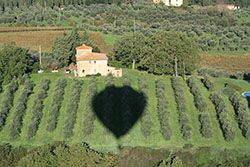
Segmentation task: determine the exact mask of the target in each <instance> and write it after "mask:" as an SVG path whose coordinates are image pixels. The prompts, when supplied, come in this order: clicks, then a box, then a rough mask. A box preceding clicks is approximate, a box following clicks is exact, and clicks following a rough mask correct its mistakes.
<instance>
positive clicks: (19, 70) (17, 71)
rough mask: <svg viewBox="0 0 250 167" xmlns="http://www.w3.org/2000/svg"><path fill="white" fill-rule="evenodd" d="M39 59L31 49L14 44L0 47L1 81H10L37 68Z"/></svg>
mask: <svg viewBox="0 0 250 167" xmlns="http://www.w3.org/2000/svg"><path fill="white" fill-rule="evenodd" d="M37 67H38V66H37V60H36V58H35V57H34V56H33V55H31V54H30V53H29V50H27V49H23V48H19V47H17V46H15V45H13V44H7V45H4V46H3V47H2V48H1V49H0V76H1V78H0V83H2V82H4V83H9V82H10V81H11V80H12V79H13V78H18V77H22V76H23V75H25V74H30V73H31V72H32V71H35V70H37V69H38V68H37Z"/></svg>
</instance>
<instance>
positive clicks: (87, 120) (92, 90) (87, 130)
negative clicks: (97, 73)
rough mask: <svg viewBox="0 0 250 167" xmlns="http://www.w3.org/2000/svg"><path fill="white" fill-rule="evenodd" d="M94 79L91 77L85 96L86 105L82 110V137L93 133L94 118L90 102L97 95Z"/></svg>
mask: <svg viewBox="0 0 250 167" xmlns="http://www.w3.org/2000/svg"><path fill="white" fill-rule="evenodd" d="M96 82H97V81H96V78H95V77H93V78H92V79H91V81H90V85H89V90H88V94H87V96H86V103H85V108H84V112H85V113H84V119H83V120H84V122H83V135H84V136H88V135H90V134H92V133H93V130H94V121H95V119H96V116H95V114H94V111H93V106H92V101H93V98H94V96H95V95H96V93H97V83H96Z"/></svg>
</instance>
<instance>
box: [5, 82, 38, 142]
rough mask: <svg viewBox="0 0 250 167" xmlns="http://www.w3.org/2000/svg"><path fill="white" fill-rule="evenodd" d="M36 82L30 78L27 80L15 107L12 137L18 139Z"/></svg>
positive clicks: (11, 130)
mask: <svg viewBox="0 0 250 167" xmlns="http://www.w3.org/2000/svg"><path fill="white" fill-rule="evenodd" d="M33 87H34V84H33V83H32V81H30V79H27V80H25V83H24V88H23V92H22V94H21V96H20V98H19V99H18V106H17V107H16V109H15V114H14V118H13V121H12V123H11V125H10V133H9V137H10V138H11V139H16V138H17V137H19V135H20V133H21V128H22V125H23V116H24V114H25V111H26V109H27V102H28V98H29V96H30V95H31V94H32V91H33Z"/></svg>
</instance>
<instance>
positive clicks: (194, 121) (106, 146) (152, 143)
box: [0, 70, 250, 151]
mask: <svg viewBox="0 0 250 167" xmlns="http://www.w3.org/2000/svg"><path fill="white" fill-rule="evenodd" d="M125 74H126V75H127V76H128V77H129V78H130V80H131V84H132V87H133V88H134V89H135V90H137V89H138V79H139V78H140V77H142V76H143V77H145V78H146V79H147V82H148V85H149V94H148V103H149V111H150V116H151V119H152V121H153V126H152V133H151V135H150V136H149V137H148V138H147V139H146V138H144V137H143V135H142V133H141V130H140V126H141V124H140V121H138V122H137V123H136V124H135V125H134V126H133V128H132V129H131V130H130V131H129V133H127V134H126V135H125V136H123V137H122V138H120V139H119V140H117V139H116V138H115V137H114V136H113V135H112V134H111V133H103V131H104V126H103V125H102V123H101V122H100V121H99V120H98V119H96V120H95V122H94V132H93V133H92V134H91V135H90V136H88V137H85V136H84V134H83V132H82V128H83V120H84V113H85V112H86V111H85V101H86V98H88V97H87V92H88V88H89V87H88V86H89V84H90V81H91V78H84V79H83V85H82V90H81V92H79V93H80V95H81V98H80V101H79V108H78V111H77V119H76V123H75V126H74V130H73V133H74V136H73V137H72V138H71V139H70V140H66V141H67V142H68V143H69V144H72V143H79V142H87V143H89V144H90V145H91V147H93V148H96V149H98V150H104V151H116V150H117V149H118V145H121V146H147V147H151V148H176V147H182V146H184V145H185V144H193V145H194V146H212V147H216V148H242V149H250V142H249V140H246V139H245V138H244V137H243V136H242V134H241V131H240V129H239V128H238V124H237V122H236V115H235V113H234V110H233V108H232V106H231V104H230V102H229V100H228V98H227V97H226V96H224V98H225V101H226V104H227V108H228V110H229V113H230V120H231V121H232V122H233V128H234V129H235V131H236V137H235V139H234V140H233V141H230V142H227V141H225V140H224V138H223V135H222V131H221V129H220V127H219V123H218V120H217V118H216V111H215V109H214V105H213V104H212V103H211V101H210V100H209V95H210V92H209V91H208V90H207V89H206V88H205V87H204V85H203V84H202V83H201V82H200V81H199V83H198V85H199V87H200V89H201V91H202V93H203V94H204V96H205V98H206V101H207V104H208V113H209V114H208V115H209V117H210V119H211V121H212V125H213V128H212V131H213V137H212V138H210V139H206V138H203V137H202V135H201V133H200V132H199V128H200V124H199V121H198V113H199V112H198V110H197V109H196V108H195V106H194V102H193V96H192V94H191V93H190V91H189V88H188V86H187V84H186V83H185V82H184V81H183V83H182V84H183V86H184V92H185V93H184V95H183V96H184V97H185V99H186V101H187V116H188V119H189V120H190V122H191V126H192V137H191V139H190V140H187V141H186V140H184V139H183V138H182V136H181V133H180V125H179V122H178V114H177V109H176V103H175V98H174V92H173V89H172V86H171V81H170V76H161V77H158V76H154V75H151V74H146V73H142V72H138V71H131V70H125ZM60 77H65V78H67V86H66V88H65V95H64V100H63V105H62V108H61V109H60V115H59V119H58V126H57V128H56V130H55V131H53V132H48V131H47V130H46V127H47V121H48V119H49V109H50V106H51V103H52V98H53V93H54V89H55V85H56V80H57V79H58V78H60ZM43 78H48V79H49V80H51V85H50V89H49V91H48V97H47V98H46V99H45V101H44V109H43V117H42V120H41V123H40V124H39V129H38V131H37V134H36V136H35V137H34V138H32V139H28V137H27V132H28V126H29V123H30V120H31V117H32V106H33V104H34V99H35V97H36V96H37V94H38V87H39V86H40V84H41V80H42V79H43ZM157 79H162V80H163V81H164V82H165V83H166V88H167V89H166V92H165V93H166V97H167V100H168V102H169V103H168V106H167V107H168V108H169V111H170V119H169V120H170V126H171V129H172V137H171V139H170V140H165V139H164V138H163V137H162V135H161V133H160V131H159V129H160V124H159V121H158V117H157V109H156V105H157V99H156V95H155V81H156V80H157ZM32 80H33V81H34V82H35V84H36V86H35V88H34V93H33V94H32V95H31V96H30V98H29V100H28V107H27V110H26V112H25V113H26V114H25V116H24V119H23V126H22V130H21V136H20V137H19V138H17V139H15V140H10V138H9V128H10V124H11V122H12V121H13V116H14V112H15V108H16V107H17V105H18V103H17V100H18V98H19V96H20V94H21V91H22V86H20V87H19V89H18V91H17V92H16V93H15V98H14V106H13V107H12V109H11V111H10V113H9V115H8V118H7V122H6V125H5V126H4V128H3V130H2V131H1V132H0V141H1V142H2V143H6V142H9V143H11V144H13V145H15V146H19V145H22V146H27V147H33V146H38V145H43V144H47V143H51V142H53V141H64V140H65V138H64V134H63V127H64V124H65V120H66V116H67V113H66V108H67V105H68V103H69V100H70V98H71V97H70V93H71V90H72V84H73V78H72V77H68V76H64V74H61V73H58V74H41V75H40V74H33V75H32ZM215 80H216V91H217V92H220V91H222V90H223V87H224V85H225V83H234V84H237V85H238V86H240V87H241V88H242V90H244V91H247V90H250V84H249V83H248V82H246V81H241V80H232V79H226V78H217V79H215ZM97 83H98V84H97V85H98V92H100V91H101V90H103V89H104V88H105V78H103V77H99V78H98V79H97ZM121 83H122V78H118V79H115V85H116V86H118V87H119V86H121ZM5 90H6V89H5ZM3 98H4V92H3V93H2V94H0V99H1V101H0V107H1V105H2V101H3V100H2V99H3Z"/></svg>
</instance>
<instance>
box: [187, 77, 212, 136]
mask: <svg viewBox="0 0 250 167" xmlns="http://www.w3.org/2000/svg"><path fill="white" fill-rule="evenodd" d="M187 84H188V86H189V88H190V92H191V93H192V95H193V97H194V104H195V107H196V108H197V109H198V110H199V111H200V112H202V113H200V114H199V122H200V124H201V128H200V131H201V134H202V135H203V136H204V137H207V138H209V137H212V125H211V121H210V119H209V116H208V114H207V113H206V111H207V102H206V99H205V97H204V96H203V94H202V93H201V90H200V88H199V86H198V85H197V79H196V78H195V77H190V78H188V80H187Z"/></svg>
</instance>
